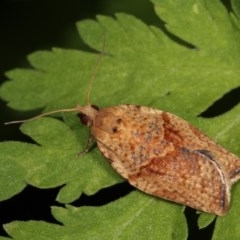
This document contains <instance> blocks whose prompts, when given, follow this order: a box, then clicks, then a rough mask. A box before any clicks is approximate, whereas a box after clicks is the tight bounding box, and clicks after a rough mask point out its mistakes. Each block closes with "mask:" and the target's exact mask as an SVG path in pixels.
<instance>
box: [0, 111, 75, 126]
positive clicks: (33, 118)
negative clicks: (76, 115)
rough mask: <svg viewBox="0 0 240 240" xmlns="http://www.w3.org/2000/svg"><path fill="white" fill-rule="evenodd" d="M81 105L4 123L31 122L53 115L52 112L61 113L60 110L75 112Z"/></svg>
mask: <svg viewBox="0 0 240 240" xmlns="http://www.w3.org/2000/svg"><path fill="white" fill-rule="evenodd" d="M79 109H80V107H76V108H66V109H58V110H54V111H51V112H46V113H42V114H39V115H37V116H35V117H32V118H28V119H25V120H17V121H11V122H5V123H4V124H5V125H9V124H15V123H25V122H30V121H32V120H35V119H38V118H41V117H44V116H48V115H51V114H54V113H59V112H74V111H79Z"/></svg>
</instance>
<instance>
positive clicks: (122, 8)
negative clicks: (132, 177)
mask: <svg viewBox="0 0 240 240" xmlns="http://www.w3.org/2000/svg"><path fill="white" fill-rule="evenodd" d="M223 3H224V4H225V6H226V8H227V9H228V10H229V11H231V6H230V2H229V1H223ZM117 12H125V13H129V14H132V15H135V16H136V17H138V18H140V19H142V20H143V21H144V22H145V23H147V24H151V25H156V26H161V27H163V24H162V22H161V21H160V20H159V18H158V17H157V16H156V15H155V14H154V9H153V5H152V4H151V3H150V1H148V0H131V1H129V0H69V1H66V0H65V1H63V0H1V1H0V30H1V33H0V34H1V37H0V81H1V82H0V83H2V82H3V81H5V76H4V72H5V71H7V70H10V69H13V68H16V67H28V66H29V64H28V62H27V60H26V55H28V54H29V53H31V52H33V51H36V50H41V49H44V50H46V49H49V50H50V49H51V48H52V47H61V48H72V49H86V46H85V45H84V43H83V42H82V41H81V39H80V37H79V35H78V33H77V30H76V28H75V22H76V21H79V20H82V19H86V18H92V19H94V18H95V16H96V15H97V14H103V15H109V16H114V14H115V13H117ZM170 37H172V38H173V39H175V40H176V41H178V40H179V39H177V38H175V37H174V36H170ZM179 41H180V40H179ZM181 43H182V42H181ZM239 96H240V90H239V88H237V89H234V90H233V91H231V92H229V93H227V94H226V95H225V96H223V98H221V99H219V100H218V101H216V103H214V104H213V106H211V107H210V108H209V109H206V111H205V112H204V113H202V114H200V116H201V117H213V116H216V115H219V114H221V113H223V112H225V111H227V110H229V109H231V108H232V107H234V106H235V105H236V104H238V103H239V101H240V99H239ZM0 109H1V114H0V132H1V134H0V140H1V141H4V140H13V139H15V140H16V139H17V140H24V136H22V134H21V133H20V132H19V130H18V126H15V125H12V126H7V127H6V126H4V125H3V122H5V121H10V120H12V119H21V118H22V117H21V116H22V113H19V112H17V111H13V110H11V109H8V108H7V107H6V103H5V102H3V101H1V100H0ZM58 190H59V188H55V189H47V190H41V189H37V188H34V187H31V186H28V187H27V188H26V189H25V190H24V191H23V192H21V193H20V194H19V195H17V196H15V197H13V198H12V199H10V200H7V201H4V202H1V203H0V235H5V236H7V235H6V233H5V232H4V230H3V229H2V227H1V226H2V224H3V223H7V222H11V221H13V220H29V219H35V220H45V221H50V222H56V220H55V219H53V217H52V216H51V213H50V206H52V205H59V204H58V203H57V202H55V197H56V195H57V192H58ZM132 190H133V188H132V187H130V186H129V185H128V183H122V184H118V185H116V186H114V187H111V188H108V189H105V190H102V191H100V192H99V193H97V194H96V195H94V196H92V197H87V196H85V195H83V196H81V198H80V199H79V200H77V201H76V202H75V203H73V204H74V205H76V206H81V205H102V204H105V203H107V202H109V201H112V200H114V199H117V198H118V197H119V196H123V195H125V194H127V193H129V192H130V191H132ZM185 214H186V218H187V221H188V224H189V238H188V239H189V240H191V239H194V240H196V239H205V240H208V239H211V235H212V230H213V227H214V223H213V224H212V225H211V226H209V227H208V228H206V229H203V230H199V229H198V227H197V215H196V214H195V210H192V209H189V208H187V210H186V211H185Z"/></svg>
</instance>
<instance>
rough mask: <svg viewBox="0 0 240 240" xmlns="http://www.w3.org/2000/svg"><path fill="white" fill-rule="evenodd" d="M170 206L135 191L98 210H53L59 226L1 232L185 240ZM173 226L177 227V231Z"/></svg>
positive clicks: (32, 224) (30, 225)
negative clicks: (60, 224) (59, 223)
mask: <svg viewBox="0 0 240 240" xmlns="http://www.w3.org/2000/svg"><path fill="white" fill-rule="evenodd" d="M133 202H134V204H133ZM171 205H172V207H171V208H170V209H169V203H167V202H164V201H159V200H158V199H157V198H154V197H151V196H148V195H146V194H144V193H140V192H139V191H135V192H133V193H131V194H129V195H128V196H126V197H124V198H121V199H119V200H118V201H115V202H112V203H110V204H107V205H105V206H102V207H79V208H76V207H72V206H67V208H60V207H53V208H52V212H53V215H54V216H55V218H56V219H57V220H58V221H60V222H61V223H62V224H63V226H58V225H55V224H50V223H45V222H37V221H29V222H27V223H25V222H20V221H16V222H13V223H11V224H7V225H5V226H4V228H5V229H6V230H7V231H8V232H9V233H10V235H11V236H12V237H13V238H14V239H19V240H26V239H34V236H36V235H35V234H36V232H37V231H38V232H41V235H40V236H39V237H38V239H39V240H41V239H53V240H54V239H56V240H61V239H64V240H67V239H69V240H75V239H76V240H77V239H92V240H93V239H96V240H97V239H102V240H104V239H106V240H108V239H142V240H144V239H158V238H159V237H161V239H185V238H186V232H183V231H181V230H180V229H185V228H186V222H185V221H184V216H183V215H182V214H181V209H180V208H179V207H178V206H177V205H174V204H171ZM179 215H180V216H181V217H179ZM90 216H91V217H90ZM163 218H164V221H163V220H162V219H163ZM176 225H177V226H181V227H180V228H179V230H176V229H175V228H176ZM19 229H21V232H19Z"/></svg>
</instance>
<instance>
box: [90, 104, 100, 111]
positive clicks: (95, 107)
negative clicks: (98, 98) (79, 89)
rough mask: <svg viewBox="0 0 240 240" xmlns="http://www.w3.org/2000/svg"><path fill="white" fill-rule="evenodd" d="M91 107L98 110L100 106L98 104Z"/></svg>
mask: <svg viewBox="0 0 240 240" xmlns="http://www.w3.org/2000/svg"><path fill="white" fill-rule="evenodd" d="M91 107H92V108H94V109H95V110H97V111H98V110H99V107H98V106H96V105H91Z"/></svg>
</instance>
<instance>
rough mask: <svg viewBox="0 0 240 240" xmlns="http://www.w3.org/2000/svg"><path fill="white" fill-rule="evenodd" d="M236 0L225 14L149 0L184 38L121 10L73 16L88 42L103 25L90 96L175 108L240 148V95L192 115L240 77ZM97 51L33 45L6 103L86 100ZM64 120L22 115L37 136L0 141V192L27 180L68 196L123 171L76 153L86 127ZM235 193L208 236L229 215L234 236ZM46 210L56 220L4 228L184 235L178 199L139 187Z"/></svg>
mask: <svg viewBox="0 0 240 240" xmlns="http://www.w3.org/2000/svg"><path fill="white" fill-rule="evenodd" d="M232 2H233V6H234V7H233V9H234V11H235V12H234V13H231V14H230V13H228V12H227V10H226V9H225V7H224V6H223V5H222V4H221V2H220V1H217V0H212V1H205V0H199V1H192V0H190V1H188V2H186V1H183V0H178V1H175V2H173V1H164V0H154V1H153V3H154V6H155V10H156V13H157V14H158V16H159V18H161V19H162V20H164V21H165V23H166V28H167V29H168V30H169V32H171V33H172V34H173V35H174V36H176V38H174V39H177V38H178V39H180V40H181V41H180V40H179V41H177V40H173V39H172V38H170V37H169V36H168V35H166V34H165V32H164V31H162V30H161V29H160V28H158V27H157V26H147V25H146V24H144V23H143V22H141V21H140V20H139V19H136V18H135V17H133V16H130V15H126V14H117V15H116V18H111V17H106V16H98V17H97V21H93V20H85V21H81V22H79V23H78V24H77V28H78V31H79V34H80V35H81V37H82V38H83V39H84V41H85V42H86V43H87V44H88V45H89V47H91V48H92V49H93V50H96V51H100V49H101V47H102V43H103V39H104V32H105V30H106V32H107V45H106V49H105V50H104V53H105V56H104V58H103V61H102V64H101V66H100V68H99V70H98V72H97V75H96V79H95V82H94V85H93V89H92V92H91V102H92V103H93V104H97V105H98V106H100V107H104V106H114V105H119V104H126V103H133V104H137V105H148V106H151V107H155V108H159V109H162V110H165V111H169V112H172V113H174V114H176V115H178V116H180V117H183V118H184V119H186V120H188V121H189V122H191V123H193V124H194V125H195V126H197V127H198V128H200V129H201V130H203V131H204V132H205V133H206V134H207V135H209V136H210V137H212V138H213V139H214V140H215V141H216V142H218V143H220V144H222V145H223V146H224V147H226V148H227V149H228V150H230V151H232V152H233V153H235V154H238V155H240V148H239V140H240V131H239V125H240V114H239V113H240V106H239V105H238V106H236V107H234V108H233V109H231V110H229V111H227V112H226V113H225V114H223V115H221V116H218V117H215V118H209V119H204V118H200V117H197V116H198V115H199V114H200V113H202V112H203V111H204V110H206V109H207V108H208V107H209V106H211V105H212V104H213V103H214V102H215V101H216V100H218V99H220V98H221V97H222V96H223V95H224V94H226V93H228V92H229V91H230V90H232V89H234V88H236V87H238V86H239V80H240V77H239V76H240V75H239V60H240V59H239V51H240V41H239V40H240V32H239V29H240V28H239V27H240V26H239V18H238V17H239V9H238V7H237V6H239V3H238V1H232ZM184 41H185V42H186V43H189V44H184ZM189 45H192V46H195V48H191V47H189ZM97 56H98V54H97V53H89V52H83V51H77V50H66V49H53V50H52V51H38V52H35V53H33V54H31V55H30V56H28V59H29V62H30V64H31V65H32V67H33V68H32V69H15V70H11V71H9V72H8V73H7V77H8V78H9V79H10V81H7V82H5V83H4V84H3V85H2V86H1V88H0V96H1V97H2V98H3V99H4V100H5V101H7V102H8V105H9V106H10V107H11V108H14V109H17V110H22V111H28V110H33V109H36V108H43V110H44V111H49V110H55V109H60V108H66V107H74V106H75V105H76V104H77V103H79V104H82V105H83V104H85V103H84V101H85V98H86V91H87V86H88V83H89V77H90V74H91V71H92V68H93V66H94V63H95V61H96V59H97ZM23 92H24V95H23V94H22V93H23ZM58 116H59V115H58ZM64 120H65V122H61V121H59V120H56V119H52V118H42V119H38V120H36V121H32V122H28V123H25V124H23V125H22V126H21V131H22V132H23V133H24V134H26V135H28V136H29V137H31V138H32V139H33V140H34V141H35V142H36V144H27V143H20V142H4V143H1V144H0V152H1V155H0V170H1V173H2V172H3V174H0V186H1V187H2V188H1V195H0V199H1V200H5V199H8V198H10V197H11V196H13V195H15V194H17V193H19V192H20V191H22V189H23V188H24V187H25V186H26V184H31V185H34V186H36V187H39V188H50V187H56V186H61V185H64V187H63V188H61V190H60V192H59V194H58V197H57V200H58V201H59V202H61V203H71V202H72V201H74V200H75V199H77V198H78V197H79V196H80V194H81V193H82V192H84V193H86V194H88V195H90V194H93V193H95V192H97V191H98V190H99V189H102V188H105V187H107V186H111V185H113V184H116V183H118V182H120V181H122V179H121V177H119V176H118V175H117V174H116V173H115V172H114V170H113V169H111V168H110V166H109V165H108V164H107V162H106V160H105V159H104V158H103V157H102V156H101V154H100V153H99V151H98V150H97V149H96V148H94V149H93V150H92V151H90V152H89V153H88V154H86V155H84V157H82V158H78V157H76V155H77V153H78V152H80V151H81V150H82V149H83V148H84V146H86V143H87V139H88V131H87V129H86V128H84V127H83V126H81V125H80V124H79V123H78V119H77V117H75V116H74V114H64ZM13 149H14V151H13ZM232 198H233V201H232V206H231V210H230V212H229V213H228V214H227V215H226V216H225V217H220V218H218V220H217V222H216V231H215V232H214V235H213V239H221V236H225V235H224V234H227V231H226V230H225V229H226V228H225V227H224V225H223V224H226V222H227V225H228V228H229V231H230V230H231V231H232V229H233V231H232V234H231V239H239V238H240V233H239V231H237V225H238V224H237V221H238V215H239V212H240V206H238V205H239V204H237V201H236V200H237V199H239V198H240V191H239V184H238V185H236V186H235V187H234V191H233V194H232ZM52 212H53V215H54V217H55V218H56V219H57V220H58V221H60V222H61V223H62V224H63V225H62V226H59V225H56V224H50V223H46V222H38V221H29V222H18V221H16V222H12V223H9V224H7V225H6V226H5V229H6V231H7V232H8V233H9V235H10V236H12V237H13V239H34V237H35V236H36V234H38V233H39V232H41V233H42V234H43V235H42V236H39V234H38V236H39V238H38V239H95V238H96V239H134V238H137V239H159V236H160V238H161V239H186V234H187V226H186V222H185V220H184V214H183V212H182V207H181V206H179V205H177V204H173V203H169V202H166V201H163V200H161V199H157V198H154V197H151V196H146V195H145V194H142V193H140V192H139V191H136V192H134V193H132V194H129V195H128V196H126V197H123V198H122V199H119V200H117V201H115V202H113V203H110V204H107V205H106V206H102V207H79V208H74V207H72V206H70V205H68V206H67V208H66V209H63V208H56V207H53V211H52ZM211 220H212V217H211V216H207V215H205V217H204V216H203V217H200V219H199V226H200V227H204V226H207V225H208V224H209V223H210V222H211ZM225 231H226V232H225ZM224 232H225V233H224ZM229 234H230V233H229ZM228 236H230V235H228ZM141 237H142V238H141ZM222 239H224V238H222ZM225 239H226V237H225Z"/></svg>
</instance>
